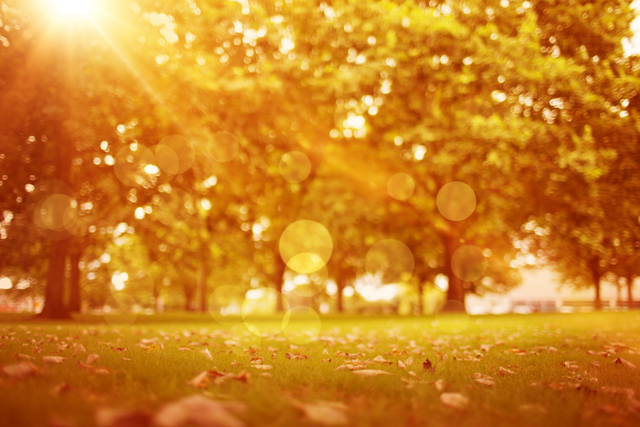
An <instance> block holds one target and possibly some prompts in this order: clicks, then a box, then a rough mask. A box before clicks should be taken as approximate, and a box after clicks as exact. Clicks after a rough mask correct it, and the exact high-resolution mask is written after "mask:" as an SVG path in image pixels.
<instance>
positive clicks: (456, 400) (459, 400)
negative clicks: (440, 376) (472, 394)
mask: <svg viewBox="0 0 640 427" xmlns="http://www.w3.org/2000/svg"><path fill="white" fill-rule="evenodd" d="M440 401H441V402H442V403H443V404H444V405H445V406H448V407H450V408H453V409H464V408H466V407H467V405H468V404H469V398H468V397H467V396H465V395H463V394H460V393H442V394H441V395H440Z"/></svg>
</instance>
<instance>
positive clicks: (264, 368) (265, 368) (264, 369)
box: [249, 365, 273, 371]
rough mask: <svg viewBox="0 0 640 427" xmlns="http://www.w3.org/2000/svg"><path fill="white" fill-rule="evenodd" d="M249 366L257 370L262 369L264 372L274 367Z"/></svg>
mask: <svg viewBox="0 0 640 427" xmlns="http://www.w3.org/2000/svg"><path fill="white" fill-rule="evenodd" d="M249 366H251V367H252V368H256V369H262V370H263V371H268V370H269V369H271V368H273V366H271V365H249Z"/></svg>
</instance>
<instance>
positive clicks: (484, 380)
mask: <svg viewBox="0 0 640 427" xmlns="http://www.w3.org/2000/svg"><path fill="white" fill-rule="evenodd" d="M471 378H472V379H473V380H474V381H475V382H477V383H478V384H483V385H487V386H493V385H495V382H494V381H493V378H491V377H490V376H489V375H483V374H480V373H475V374H473V375H472V376H471Z"/></svg>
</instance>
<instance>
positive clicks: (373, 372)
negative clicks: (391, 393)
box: [352, 369, 391, 378]
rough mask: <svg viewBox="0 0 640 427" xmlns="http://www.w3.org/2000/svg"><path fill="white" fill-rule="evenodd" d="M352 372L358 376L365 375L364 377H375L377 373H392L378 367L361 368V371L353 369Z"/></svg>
mask: <svg viewBox="0 0 640 427" xmlns="http://www.w3.org/2000/svg"><path fill="white" fill-rule="evenodd" d="M352 372H353V373H354V374H356V375H357V376H359V377H363V378H369V377H375V376H377V375H391V374H390V373H389V372H386V371H381V370H378V369H361V370H359V371H352Z"/></svg>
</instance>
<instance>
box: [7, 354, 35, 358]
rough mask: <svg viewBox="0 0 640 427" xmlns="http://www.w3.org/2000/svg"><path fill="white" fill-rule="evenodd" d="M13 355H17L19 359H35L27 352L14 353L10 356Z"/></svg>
mask: <svg viewBox="0 0 640 427" xmlns="http://www.w3.org/2000/svg"><path fill="white" fill-rule="evenodd" d="M14 357H17V358H18V359H20V360H35V358H34V357H33V356H29V355H28V354H20V353H18V354H16V355H15V356H12V357H11V358H12V359H13V358H14Z"/></svg>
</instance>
